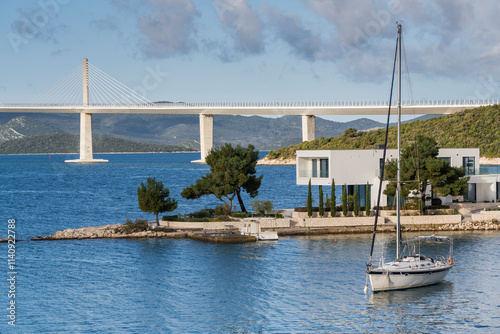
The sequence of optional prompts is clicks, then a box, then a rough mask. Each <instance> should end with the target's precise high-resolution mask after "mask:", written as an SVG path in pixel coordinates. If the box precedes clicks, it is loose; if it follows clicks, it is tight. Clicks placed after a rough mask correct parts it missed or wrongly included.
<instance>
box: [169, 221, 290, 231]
mask: <svg viewBox="0 0 500 334" xmlns="http://www.w3.org/2000/svg"><path fill="white" fill-rule="evenodd" d="M250 221H257V222H259V223H260V228H261V229H274V228H289V227H290V226H291V224H290V219H286V218H285V219H276V218H251V219H243V220H239V221H228V222H167V221H161V222H160V226H164V227H170V228H173V229H200V230H206V231H213V230H227V229H233V228H234V229H239V228H242V227H243V226H244V224H245V222H250Z"/></svg>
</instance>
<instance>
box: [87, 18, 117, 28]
mask: <svg viewBox="0 0 500 334" xmlns="http://www.w3.org/2000/svg"><path fill="white" fill-rule="evenodd" d="M90 26H91V27H94V28H95V29H97V30H99V31H106V30H109V31H116V30H118V29H119V24H118V20H117V18H116V17H114V16H109V15H108V16H106V17H105V18H103V19H98V20H92V21H91V22H90Z"/></svg>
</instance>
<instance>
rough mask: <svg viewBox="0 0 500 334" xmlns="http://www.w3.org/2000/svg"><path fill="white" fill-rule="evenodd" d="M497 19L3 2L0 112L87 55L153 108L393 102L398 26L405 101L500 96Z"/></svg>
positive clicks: (386, 11) (451, 6)
mask: <svg viewBox="0 0 500 334" xmlns="http://www.w3.org/2000/svg"><path fill="white" fill-rule="evenodd" d="M499 17H500V1H498V0H474V1H473V0H439V1H438V0H384V1H378V0H273V1H263V0H137V1H134V0H21V1H8V0H0V36H1V37H0V44H1V49H0V50H1V52H0V64H1V65H0V103H4V104H7V103H29V102H32V101H33V100H35V98H36V97H37V96H38V95H39V94H41V93H42V92H44V91H45V90H46V89H47V88H49V87H50V86H51V85H52V84H54V83H55V82H57V81H59V80H60V79H62V78H64V77H65V76H66V75H67V74H68V73H69V72H71V71H72V70H73V69H74V68H76V67H77V66H79V65H80V64H81V63H82V60H83V58H88V59H89V63H91V64H92V65H93V66H96V67H97V68H99V69H100V70H102V71H104V72H105V73H107V74H108V75H110V76H112V77H113V78H115V79H117V80H118V81H120V82H121V83H123V84H124V85H126V86H128V87H130V88H132V89H134V90H135V91H137V92H139V93H141V94H142V95H144V96H145V97H146V98H147V99H149V100H151V101H160V100H162V101H183V102H220V101H222V102H246V101H249V102H259V101H273V102H280V101H289V102H314V101H385V100H387V99H388V97H389V88H390V76H391V70H392V62H393V57H394V48H395V42H396V30H397V28H396V22H402V24H403V43H404V51H405V59H406V63H405V64H404V67H405V68H407V69H408V73H409V76H408V75H405V79H404V80H403V81H404V83H405V86H404V87H403V92H404V94H405V96H403V99H406V100H408V99H413V100H421V99H428V100H432V99H476V98H477V99H488V98H500V81H499V80H500V66H498V64H499V62H500V20H499V19H498V18H499ZM405 87H406V88H405ZM349 118H351V117H350V116H336V118H335V120H339V121H345V120H348V119H349ZM330 119H334V118H330Z"/></svg>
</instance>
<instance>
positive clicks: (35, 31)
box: [11, 7, 69, 43]
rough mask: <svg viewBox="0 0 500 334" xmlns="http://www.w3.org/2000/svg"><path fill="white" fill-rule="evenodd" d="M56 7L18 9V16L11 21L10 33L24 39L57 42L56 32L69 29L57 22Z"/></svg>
mask: <svg viewBox="0 0 500 334" xmlns="http://www.w3.org/2000/svg"><path fill="white" fill-rule="evenodd" d="M58 8H59V7H57V11H56V10H54V9H51V8H47V9H46V8H42V7H40V8H31V9H18V13H19V17H18V18H17V19H15V20H14V21H13V22H12V24H11V27H12V31H11V33H13V34H16V35H17V36H19V37H20V38H24V39H26V40H38V41H42V42H53V43H58V39H57V34H59V33H61V32H66V31H68V30H69V27H68V26H67V25H65V24H62V23H57V20H56V17H57V15H58V13H59V9H58Z"/></svg>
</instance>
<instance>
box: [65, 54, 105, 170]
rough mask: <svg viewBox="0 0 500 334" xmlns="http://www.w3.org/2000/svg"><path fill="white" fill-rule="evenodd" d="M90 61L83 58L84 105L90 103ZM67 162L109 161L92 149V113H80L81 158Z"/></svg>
mask: <svg viewBox="0 0 500 334" xmlns="http://www.w3.org/2000/svg"><path fill="white" fill-rule="evenodd" d="M88 68H89V63H88V59H87V58H84V59H83V105H84V106H88V105H89V70H88ZM65 162H108V160H104V159H94V153H93V151H92V114H90V113H83V112H82V113H80V159H75V160H66V161H65Z"/></svg>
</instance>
